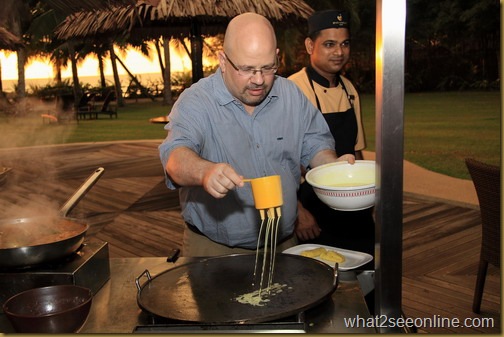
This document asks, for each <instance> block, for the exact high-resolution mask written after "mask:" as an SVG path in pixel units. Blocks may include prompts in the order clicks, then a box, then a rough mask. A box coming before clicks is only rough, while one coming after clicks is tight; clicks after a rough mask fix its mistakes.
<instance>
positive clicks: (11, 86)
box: [2, 73, 173, 93]
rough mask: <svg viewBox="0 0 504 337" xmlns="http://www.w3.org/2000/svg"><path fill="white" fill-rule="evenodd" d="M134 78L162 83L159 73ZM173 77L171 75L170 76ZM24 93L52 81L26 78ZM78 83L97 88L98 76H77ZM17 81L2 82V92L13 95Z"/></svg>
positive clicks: (124, 82)
mask: <svg viewBox="0 0 504 337" xmlns="http://www.w3.org/2000/svg"><path fill="white" fill-rule="evenodd" d="M134 75H135V76H136V78H137V79H138V80H139V81H140V83H142V84H143V85H145V86H148V85H149V84H151V83H162V79H163V78H162V76H161V74H160V73H143V74H134ZM172 75H173V74H172ZM62 79H63V81H65V80H70V81H72V78H71V77H64V78H62ZM105 80H106V81H107V84H111V85H112V84H113V83H114V77H113V76H112V75H106V76H105ZM119 80H120V81H121V87H122V88H123V89H126V88H127V87H128V85H129V83H130V81H131V78H130V76H129V75H128V74H121V75H119ZM25 81H26V91H27V92H32V91H33V89H34V88H37V87H45V86H46V85H50V84H54V79H52V78H27V79H26V80H25ZM79 81H80V82H81V83H82V84H90V85H91V86H93V87H98V86H99V85H100V76H79ZM17 83H18V80H17V79H15V80H2V85H3V91H4V92H7V93H13V92H14V91H15V86H16V85H17Z"/></svg>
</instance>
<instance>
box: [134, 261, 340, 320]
mask: <svg viewBox="0 0 504 337" xmlns="http://www.w3.org/2000/svg"><path fill="white" fill-rule="evenodd" d="M254 265H255V254H240V255H226V256H219V257H211V258H206V259H202V260H198V261H196V262H191V263H187V264H184V265H180V266H178V267H175V268H173V269H169V270H167V271H165V272H162V273H161V274H158V275H156V276H155V277H152V278H151V277H150V274H149V273H148V271H147V270H146V271H145V272H144V273H142V275H140V276H139V277H138V278H137V279H136V284H137V288H138V295H137V302H138V305H139V307H140V308H141V309H143V310H144V311H146V312H148V313H150V314H153V315H155V316H159V317H164V318H168V319H174V320H179V321H187V322H200V323H260V322H267V321H272V320H275V319H280V318H285V317H289V316H291V315H294V314H297V313H299V312H301V311H304V310H306V309H308V308H311V307H313V306H315V305H317V304H319V303H320V302H322V301H323V300H325V299H326V298H328V297H329V296H330V295H331V294H332V293H333V292H334V291H335V290H336V287H337V272H336V271H335V270H337V269H333V268H331V267H330V266H328V265H326V264H325V263H322V262H320V261H317V260H315V259H311V258H307V257H303V256H297V255H290V254H277V255H276V261H275V271H274V277H273V283H278V284H281V285H284V286H283V288H282V291H281V292H279V293H276V294H273V295H270V296H268V299H269V302H265V303H263V304H264V305H263V306H254V305H251V304H243V303H240V302H238V301H237V300H236V298H237V297H238V296H240V295H243V294H248V293H251V292H253V291H255V290H258V289H259V282H258V281H259V280H260V272H259V277H258V279H259V280H256V282H255V285H253V283H254V280H253V273H254ZM145 274H146V276H147V278H148V281H146V282H145V283H144V284H143V285H142V286H140V282H139V279H140V278H141V277H142V276H144V275H145ZM263 288H264V285H263Z"/></svg>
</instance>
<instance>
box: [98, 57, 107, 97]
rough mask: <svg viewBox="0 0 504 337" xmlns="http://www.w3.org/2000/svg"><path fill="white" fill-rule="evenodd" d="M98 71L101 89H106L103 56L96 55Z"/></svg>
mask: <svg viewBox="0 0 504 337" xmlns="http://www.w3.org/2000/svg"><path fill="white" fill-rule="evenodd" d="M97 56H98V69H99V71H100V86H101V87H102V89H105V88H106V87H107V81H105V67H104V66H103V55H101V54H98V55H97Z"/></svg>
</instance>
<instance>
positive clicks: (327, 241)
mask: <svg viewBox="0 0 504 337" xmlns="http://www.w3.org/2000/svg"><path fill="white" fill-rule="evenodd" d="M305 48H306V51H307V53H308V54H309V56H310V64H309V65H308V66H307V67H305V68H303V69H301V70H300V71H299V72H297V73H295V74H293V75H291V76H290V77H289V79H290V80H292V81H293V82H294V83H296V85H297V86H298V87H299V88H300V89H301V90H302V91H303V92H304V94H305V95H306V96H307V97H308V99H309V100H310V102H311V103H312V104H313V106H315V107H316V108H317V109H318V110H319V111H320V112H321V115H322V116H324V119H325V121H326V123H327V125H328V126H329V129H330V130H331V134H332V135H333V137H334V140H335V148H334V149H335V151H336V153H337V155H338V156H344V155H355V156H356V158H357V159H363V158H362V150H363V149H364V148H365V147H366V141H365V138H364V130H363V127H362V118H361V109H360V101H359V94H358V92H357V90H356V89H355V87H354V85H353V84H352V82H350V80H349V79H348V78H346V77H345V76H344V75H343V74H344V71H345V66H346V64H347V63H348V61H349V59H350V16H349V14H348V12H347V11H343V10H337V9H336V10H333V9H331V10H324V11H319V12H315V13H314V14H313V15H312V16H311V17H310V18H308V36H307V37H306V39H305ZM298 196H299V218H298V224H297V226H296V234H297V236H298V238H299V239H300V240H301V241H304V242H303V243H317V244H323V245H330V246H333V247H339V248H345V249H351V250H358V251H364V252H366V253H369V254H371V255H373V253H374V219H373V216H372V208H370V209H366V210H362V211H353V212H343V211H336V210H333V209H331V208H329V207H328V206H327V205H325V204H324V203H322V202H321V201H320V200H319V199H318V198H317V196H316V195H315V193H314V191H313V189H312V187H311V186H310V185H309V184H308V183H307V182H304V183H302V184H301V187H300V190H299V193H298Z"/></svg>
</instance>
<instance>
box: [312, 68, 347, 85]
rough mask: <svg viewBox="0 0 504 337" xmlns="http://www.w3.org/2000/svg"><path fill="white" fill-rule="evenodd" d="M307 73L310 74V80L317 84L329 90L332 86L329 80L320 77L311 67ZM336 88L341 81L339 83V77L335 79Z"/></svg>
mask: <svg viewBox="0 0 504 337" xmlns="http://www.w3.org/2000/svg"><path fill="white" fill-rule="evenodd" d="M306 72H307V73H308V76H309V78H311V79H312V80H313V81H314V82H315V83H317V84H320V85H321V86H323V87H326V88H329V87H330V86H331V85H330V83H329V81H328V80H327V78H325V77H324V76H322V75H320V74H319V73H318V72H317V71H316V70H315V69H313V67H312V66H311V65H309V66H307V67H306ZM334 81H335V83H334V84H335V86H336V87H337V86H338V85H339V81H337V77H335V78H334Z"/></svg>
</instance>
